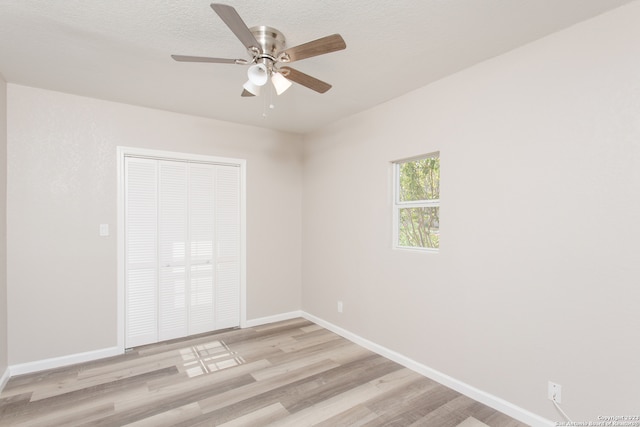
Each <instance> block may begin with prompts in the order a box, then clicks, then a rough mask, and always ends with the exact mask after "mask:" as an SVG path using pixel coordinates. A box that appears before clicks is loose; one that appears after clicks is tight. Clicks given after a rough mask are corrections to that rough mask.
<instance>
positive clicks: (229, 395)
mask: <svg viewBox="0 0 640 427" xmlns="http://www.w3.org/2000/svg"><path fill="white" fill-rule="evenodd" d="M0 425H2V426H14V425H20V426H34V427H35V426H80V425H91V426H122V425H130V426H153V427H157V426H218V425H221V426H225V427H230V426H265V425H275V426H295V427H299V426H312V425H313V426H328V427H335V426H437V427H447V426H451V427H457V426H459V427H485V426H487V425H488V426H493V427H517V426H524V424H522V423H519V422H517V421H515V420H513V419H511V418H509V417H507V416H506V415H504V414H501V413H499V412H496V411H494V410H493V409H490V408H488V407H486V406H484V405H482V404H480V403H478V402H475V401H473V400H471V399H469V398H467V397H465V396H463V395H460V394H459V393H457V392H455V391H453V390H450V389H448V388H446V387H444V386H442V385H440V384H438V383H436V382H434V381H431V380H429V379H427V378H425V377H423V376H421V375H419V374H417V373H415V372H413V371H411V370H409V369H406V368H403V367H402V366H400V365H398V364H397V363H395V362H392V361H390V360H388V359H385V358H384V357H382V356H379V355H377V354H375V353H372V352H370V351H368V350H366V349H364V348H362V347H359V346H358V345H356V344H353V343H352V342H350V341H347V340H345V339H343V338H341V337H340V336H338V335H336V334H334V333H332V332H330V331H327V330H326V329H323V328H321V327H319V326H317V325H315V324H313V323H311V322H309V321H307V320H304V319H294V320H289V321H286V322H279V323H274V324H270V325H266V326H262V327H256V328H247V329H239V330H227V331H222V332H219V333H214V334H207V335H200V336H196V337H190V338H187V339H181V340H174V341H169V342H164V343H160V344H154V345H149V346H144V347H138V348H135V349H133V350H132V351H129V352H127V353H126V354H124V355H122V356H117V357H112V358H109V359H103V360H99V361H94V362H90V363H84V364H79V365H74V366H71V367H67V368H61V369H54V370H49V371H46V372H40V373H37V374H28V375H22V376H18V377H14V378H11V380H9V383H8V384H7V386H6V387H5V389H4V391H3V392H2V394H0Z"/></svg>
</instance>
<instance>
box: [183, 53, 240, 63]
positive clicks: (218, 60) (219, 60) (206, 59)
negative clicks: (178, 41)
mask: <svg viewBox="0 0 640 427" xmlns="http://www.w3.org/2000/svg"><path fill="white" fill-rule="evenodd" d="M171 57H172V58H173V59H175V60H176V61H179V62H213V63H216V64H240V65H246V64H248V63H249V61H247V60H246V59H227V58H209V57H208V56H188V55H171Z"/></svg>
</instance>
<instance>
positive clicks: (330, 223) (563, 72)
mask: <svg viewBox="0 0 640 427" xmlns="http://www.w3.org/2000/svg"><path fill="white" fill-rule="evenodd" d="M638 22H640V2H635V3H632V4H630V5H629V6H627V7H623V8H621V9H618V10H615V11H613V12H611V13H608V14H606V15H602V16H600V17H597V18H595V19H593V20H590V21H587V22H585V23H582V24H579V25H576V26H574V27H572V28H569V29H568V30H565V31H563V32H560V33H557V34H555V35H552V36H550V37H547V38H545V39H543V40H540V41H537V42H535V43H532V44H530V45H527V46H525V47H523V48H520V49H518V50H515V51H513V52H511V53H508V54H506V55H503V56H500V57H497V58H494V59H492V60H489V61H486V62H484V63H482V64H480V65H477V66H475V67H473V68H471V69H468V70H466V71H463V72H461V73H458V74H456V75H453V76H450V77H449V78H446V79H443V80H441V81H439V82H436V83H435V84H432V85H430V86H427V87H425V88H422V89H420V90H417V91H414V92H412V93H409V94H407V95H405V96H403V97H401V98H398V99H395V100H393V101H391V102H388V103H386V104H383V105H380V106H378V107H377V108H374V109H372V110H370V111H367V112H364V113H361V114H358V115H356V116H353V117H350V118H346V119H344V120H342V121H341V122H339V123H337V124H334V125H333V126H330V127H328V128H326V129H323V130H322V131H319V132H317V133H315V134H313V135H308V136H307V137H306V141H305V158H304V168H303V171H304V172H303V176H304V191H303V294H302V301H303V310H305V311H307V312H309V313H311V314H313V315H315V316H318V317H320V318H323V319H325V320H327V321H329V322H332V323H334V324H336V325H338V326H340V327H342V328H345V329H347V330H349V331H351V332H353V333H355V334H358V335H360V336H362V337H364V338H367V339H369V340H371V341H373V342H376V343H378V344H380V345H383V346H385V347H387V348H389V349H392V350H395V351H397V352H399V353H401V354H403V355H405V356H408V357H410V358H412V359H414V360H415V361H418V362H420V363H422V364H424V365H427V366H429V367H431V368H434V369H436V370H439V371H441V372H443V373H445V374H448V375H450V376H452V377H454V378H456V379H458V380H460V381H463V382H465V383H467V384H469V385H471V386H474V387H477V388H479V389H481V390H484V391H486V392H488V393H491V394H493V395H495V396H497V397H500V398H502V399H505V400H507V401H509V402H511V403H513V404H515V405H518V406H520V407H521V408H524V409H526V410H529V411H531V412H533V413H536V414H539V415H542V416H543V417H546V418H548V419H552V420H561V419H562V417H561V416H560V415H559V413H558V412H557V411H556V410H555V409H554V408H553V405H552V403H551V402H550V401H549V400H547V397H546V393H547V390H546V388H547V381H548V380H552V381H554V382H557V383H560V384H561V385H562V387H563V407H564V409H565V410H566V412H568V413H569V414H570V415H572V416H573V419H574V421H580V420H595V419H596V417H598V416H601V415H623V414H639V413H640V362H639V356H638V355H639V354H640V340H639V339H638V333H639V331H640V308H639V304H640V286H639V285H638V284H639V282H638V278H639V277H640V244H639V242H640V226H639V225H638V221H639V219H640V26H638ZM437 150H439V151H440V153H441V168H442V169H441V170H442V176H441V179H442V181H441V183H442V184H441V197H442V199H441V203H442V205H441V250H440V253H439V254H417V253H410V252H406V251H394V250H392V249H391V187H390V183H391V179H390V166H389V162H390V161H392V160H396V159H401V158H404V157H409V156H415V155H419V154H424V153H430V152H433V151H437ZM339 299H341V300H343V301H344V313H343V314H341V315H340V314H338V313H337V310H336V301H337V300H339Z"/></svg>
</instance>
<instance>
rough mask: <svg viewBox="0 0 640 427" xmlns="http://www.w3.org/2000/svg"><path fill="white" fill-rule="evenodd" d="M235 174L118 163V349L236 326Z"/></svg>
mask: <svg viewBox="0 0 640 427" xmlns="http://www.w3.org/2000/svg"><path fill="white" fill-rule="evenodd" d="M240 231H241V230H240V168H239V167H236V166H227V165H215V164H206V163H188V162H185V161H179V160H175V161H173V160H154V159H143V158H135V157H126V158H125V313H126V314H125V324H126V331H125V346H126V347H134V346H139V345H143V344H149V343H153V342H158V341H162V340H169V339H173V338H179V337H183V336H187V335H193V334H199V333H203V332H209V331H213V330H216V329H222V328H229V327H234V326H239V325H240V235H241V233H240Z"/></svg>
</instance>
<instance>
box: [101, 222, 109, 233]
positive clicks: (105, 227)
mask: <svg viewBox="0 0 640 427" xmlns="http://www.w3.org/2000/svg"><path fill="white" fill-rule="evenodd" d="M108 235H109V224H100V236H108Z"/></svg>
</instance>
